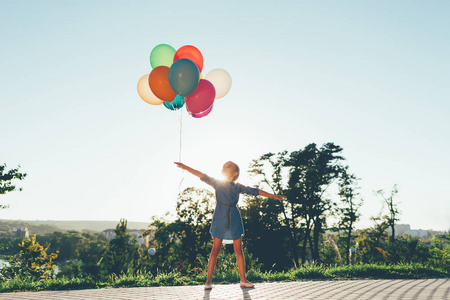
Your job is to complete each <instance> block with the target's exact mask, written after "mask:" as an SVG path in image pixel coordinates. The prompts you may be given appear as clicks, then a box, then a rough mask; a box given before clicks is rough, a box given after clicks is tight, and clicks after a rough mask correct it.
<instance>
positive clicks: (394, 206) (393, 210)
mask: <svg viewBox="0 0 450 300" xmlns="http://www.w3.org/2000/svg"><path fill="white" fill-rule="evenodd" d="M376 194H377V195H380V196H381V198H383V203H384V204H386V205H387V208H388V215H386V216H384V218H385V219H386V221H387V224H388V225H389V226H390V227H391V231H392V234H391V242H394V241H395V223H396V222H397V221H399V220H400V219H399V218H398V216H399V215H400V211H399V210H398V203H396V202H395V201H394V197H395V196H396V195H397V194H398V187H397V185H396V184H394V187H393V188H392V191H391V193H390V195H389V196H387V195H385V192H384V191H383V190H378V191H376Z"/></svg>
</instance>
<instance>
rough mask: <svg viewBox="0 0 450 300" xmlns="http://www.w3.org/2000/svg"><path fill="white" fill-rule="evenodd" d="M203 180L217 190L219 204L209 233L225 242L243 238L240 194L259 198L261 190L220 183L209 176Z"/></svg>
mask: <svg viewBox="0 0 450 300" xmlns="http://www.w3.org/2000/svg"><path fill="white" fill-rule="evenodd" d="M201 180H202V181H204V182H205V183H207V184H209V185H210V186H212V187H213V188H214V189H215V190H216V201H217V203H216V208H215V209H214V215H213V218H212V222H211V229H210V230H209V232H210V233H211V234H212V236H214V237H216V238H219V239H224V240H235V239H238V238H240V237H241V236H243V235H244V224H243V223H242V216H241V213H240V211H239V209H238V208H237V207H236V205H237V203H238V201H239V194H241V193H242V194H248V195H254V196H258V195H259V190H258V189H257V188H252V187H249V186H244V185H242V184H240V183H235V182H224V181H219V180H217V179H214V178H213V177H209V176H208V175H205V176H204V177H203V178H201Z"/></svg>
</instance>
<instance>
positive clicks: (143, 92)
mask: <svg viewBox="0 0 450 300" xmlns="http://www.w3.org/2000/svg"><path fill="white" fill-rule="evenodd" d="M137 92H138V94H139V96H140V97H141V98H142V100H144V101H145V102H147V103H149V104H152V105H161V104H163V103H164V101H163V100H161V99H159V98H158V97H156V96H155V94H153V92H152V90H151V89H150V86H149V85H148V74H146V75H144V76H142V77H141V79H139V81H138V84H137Z"/></svg>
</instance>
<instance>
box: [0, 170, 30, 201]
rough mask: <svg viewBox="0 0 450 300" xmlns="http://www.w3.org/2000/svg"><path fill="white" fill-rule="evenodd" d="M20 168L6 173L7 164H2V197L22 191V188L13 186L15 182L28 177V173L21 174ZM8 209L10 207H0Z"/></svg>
mask: <svg viewBox="0 0 450 300" xmlns="http://www.w3.org/2000/svg"><path fill="white" fill-rule="evenodd" d="M19 168H20V166H19V167H17V168H15V169H11V170H8V171H6V164H3V165H1V164H0V195H4V194H6V193H8V192H13V191H21V190H22V188H17V187H16V185H15V184H13V180H15V179H16V180H23V179H24V178H25V177H26V176H27V174H26V173H20V172H19ZM8 207H9V206H8V205H0V209H5V208H8Z"/></svg>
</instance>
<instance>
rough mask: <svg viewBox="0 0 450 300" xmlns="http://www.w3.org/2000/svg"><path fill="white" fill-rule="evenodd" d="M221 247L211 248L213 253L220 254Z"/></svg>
mask: <svg viewBox="0 0 450 300" xmlns="http://www.w3.org/2000/svg"><path fill="white" fill-rule="evenodd" d="M220 248H221V247H213V248H212V249H211V255H219V252H220Z"/></svg>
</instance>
